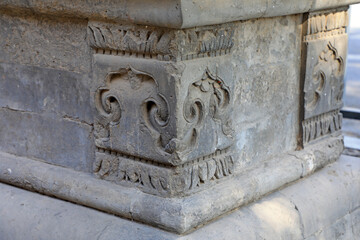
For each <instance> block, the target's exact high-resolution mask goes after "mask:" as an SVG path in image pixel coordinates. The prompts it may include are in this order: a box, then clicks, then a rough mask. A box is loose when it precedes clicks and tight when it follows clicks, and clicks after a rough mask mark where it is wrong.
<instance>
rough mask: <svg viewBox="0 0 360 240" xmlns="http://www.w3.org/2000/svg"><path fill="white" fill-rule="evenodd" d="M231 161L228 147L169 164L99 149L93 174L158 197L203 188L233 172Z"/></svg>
mask: <svg viewBox="0 0 360 240" xmlns="http://www.w3.org/2000/svg"><path fill="white" fill-rule="evenodd" d="M233 169H234V161H233V158H232V156H231V155H228V154H227V150H222V151H217V152H215V153H213V154H210V155H209V156H206V157H202V158H200V159H196V160H194V161H193V162H192V163H191V164H183V165H180V166H177V167H169V166H166V165H163V164H157V163H155V162H152V161H149V160H145V159H141V158H135V157H133V156H129V155H126V154H122V153H117V152H114V151H110V150H105V149H101V148H99V149H98V150H97V152H96V161H95V162H94V166H93V171H94V174H95V175H96V176H97V177H98V178H100V179H104V180H107V181H111V182H115V183H117V184H121V185H125V186H131V187H137V188H139V189H141V190H142V191H144V192H147V193H150V194H154V195H160V196H167V197H168V196H178V195H183V194H189V193H192V192H196V191H199V190H201V189H202V187H204V186H205V185H208V184H211V183H213V181H214V180H218V179H221V178H224V177H226V176H229V175H231V174H233Z"/></svg>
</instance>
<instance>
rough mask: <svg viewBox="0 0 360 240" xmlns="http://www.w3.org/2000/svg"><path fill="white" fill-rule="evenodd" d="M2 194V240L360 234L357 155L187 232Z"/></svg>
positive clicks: (12, 192) (18, 193) (19, 193)
mask: <svg viewBox="0 0 360 240" xmlns="http://www.w3.org/2000/svg"><path fill="white" fill-rule="evenodd" d="M0 192H1V193H2V194H1V195H0V216H1V218H0V223H1V224H0V239H13V240H18V239H53V240H57V239H64V238H66V239H78V240H81V239H86V240H89V239H103V240H104V239H167V240H169V239H259V238H260V239H261V238H266V239H308V240H310V239H359V238H360V159H359V158H354V157H348V156H342V157H341V158H340V160H339V161H337V162H335V163H333V164H330V165H328V166H327V167H325V168H323V169H322V170H320V171H319V172H317V173H315V174H313V175H311V176H309V177H307V178H305V179H303V180H300V181H298V182H296V183H294V184H293V185H291V186H289V187H286V188H284V189H282V190H278V191H276V192H274V193H272V194H271V195H269V196H267V197H265V198H263V199H262V200H260V201H258V202H255V203H253V204H250V205H249V206H246V207H243V208H241V209H239V210H236V211H235V212H232V213H230V214H229V215H227V216H224V217H223V218H221V219H219V220H217V221H215V222H212V223H210V224H209V225H207V226H204V227H202V228H200V229H197V230H195V231H193V232H191V233H189V234H188V235H186V236H179V235H176V234H173V233H168V232H164V231H162V230H159V229H156V228H153V227H150V226H146V225H142V224H139V223H136V222H133V221H129V220H125V219H121V218H118V217H115V216H112V215H108V214H105V213H102V212H99V211H96V210H93V209H89V208H85V207H82V206H79V205H75V204H72V203H69V202H65V201H61V200H58V199H55V198H49V197H46V196H43V195H39V194H36V193H32V192H28V191H24V190H22V189H18V188H15V187H11V186H9V185H5V184H0ZM19 226H21V227H20V228H19Z"/></svg>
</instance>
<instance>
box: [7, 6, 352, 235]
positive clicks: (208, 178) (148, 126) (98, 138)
mask: <svg viewBox="0 0 360 240" xmlns="http://www.w3.org/2000/svg"><path fill="white" fill-rule="evenodd" d="M355 2H357V1H356V0H354V1H342V2H341V3H338V2H332V1H310V0H309V1H303V2H301V3H298V2H295V1H290V2H286V3H283V4H281V6H280V5H279V3H278V2H276V1H265V0H264V1H263V0H262V1H258V2H244V1H225V2H223V1H216V2H215V3H210V1H209V2H207V1H201V2H200V1H199V2H197V1H187V0H186V1H141V0H137V1H123V2H122V3H117V4H115V3H111V4H110V3H109V2H106V3H100V4H91V3H86V4H83V3H80V2H78V1H75V2H74V1H73V2H67V1H64V2H61V3H47V2H43V1H20V0H19V1H3V2H2V3H0V6H1V10H0V11H1V13H2V14H1V17H0V18H1V19H0V26H1V29H2V32H3V34H2V35H1V36H0V40H1V41H0V46H1V50H0V51H1V52H0V58H1V59H0V71H1V76H2V81H1V85H0V107H1V109H0V111H1V113H0V114H1V117H0V129H1V130H0V134H1V138H0V150H1V151H2V153H1V154H0V159H1V161H0V180H1V181H2V182H5V183H9V184H13V185H16V186H19V187H22V188H26V189H29V190H32V191H37V192H41V193H45V194H48V195H51V196H55V197H58V198H61V199H65V200H68V201H72V202H76V203H79V204H82V205H85V206H89V207H93V208H96V209H99V210H102V211H105V212H109V213H112V214H115V215H118V216H121V217H125V218H130V219H134V220H136V221H140V222H144V223H147V224H151V225H154V226H156V227H160V228H163V229H166V230H169V231H174V232H177V233H184V232H187V231H189V230H191V229H193V228H194V227H197V226H200V225H203V224H205V223H207V222H208V221H210V220H212V219H214V218H216V217H218V216H220V215H222V214H224V213H226V212H229V211H231V210H233V209H235V208H237V207H239V206H241V205H244V204H246V203H249V202H251V201H254V200H256V199H258V198H260V197H261V196H263V195H265V194H267V193H269V192H271V191H274V190H276V189H278V188H280V187H282V186H284V185H285V184H288V183H290V182H293V181H296V180H298V179H300V178H302V177H305V176H307V175H309V174H311V173H313V172H314V171H316V170H317V169H319V168H321V167H323V166H325V165H326V164H328V163H330V162H333V161H335V160H337V159H338V158H339V156H340V154H341V152H342V150H343V138H342V136H341V131H340V130H341V122H342V115H341V114H340V113H339V109H340V108H341V107H342V94H343V87H344V84H343V77H344V71H345V63H346V53H347V35H346V26H347V24H348V13H347V7H348V6H347V5H349V4H351V3H355ZM79 4H80V5H81V7H79Z"/></svg>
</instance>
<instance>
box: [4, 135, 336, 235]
mask: <svg viewBox="0 0 360 240" xmlns="http://www.w3.org/2000/svg"><path fill="white" fill-rule="evenodd" d="M342 150H343V140H342V137H341V136H340V137H332V138H330V139H328V141H324V142H318V143H312V144H309V146H308V147H307V149H306V150H304V151H294V152H290V153H288V154H285V155H284V154H282V155H280V156H279V157H277V158H272V159H268V160H267V161H264V162H262V163H259V164H257V165H255V166H253V168H251V169H247V171H244V172H242V173H241V174H237V175H234V176H233V177H230V178H227V179H226V181H223V182H222V183H219V184H215V185H213V186H211V187H208V188H206V189H204V190H203V191H201V192H198V193H196V194H191V195H189V196H186V197H185V196H183V197H182V198H176V197H175V198H164V197H158V196H154V195H152V194H147V193H143V192H142V191H139V190H137V189H136V188H134V187H137V186H138V185H139V183H136V182H135V185H133V187H131V188H128V187H123V186H121V185H117V184H114V183H110V182H107V181H99V180H98V179H95V178H94V177H93V176H91V175H90V174H86V173H80V172H76V171H73V170H71V169H66V168H59V167H56V166H51V165H48V164H45V163H41V162H38V161H31V160H30V159H28V158H23V157H16V156H13V155H10V154H6V153H1V158H0V160H1V161H0V180H1V181H2V182H5V183H9V184H13V185H16V186H20V187H24V188H26V189H29V190H32V191H37V192H40V193H44V194H49V195H51V196H55V197H58V198H61V199H65V200H68V201H72V202H76V203H79V204H83V205H86V206H90V207H93V208H96V209H99V210H102V211H105V212H110V213H113V214H117V215H119V216H122V217H126V218H130V219H134V220H137V221H141V222H145V223H148V224H151V225H155V226H157V227H160V228H164V229H166V230H169V231H174V232H178V233H184V232H187V231H189V230H190V229H192V228H194V227H197V226H199V225H201V224H204V223H206V222H208V221H210V220H212V219H214V218H216V217H218V216H220V215H222V214H224V213H226V212H228V211H231V210H233V209H235V208H236V207H238V206H241V205H244V204H246V203H249V202H251V201H253V200H255V199H258V198H260V197H261V196H263V195H264V194H266V193H268V192H271V191H273V190H275V189H277V188H279V187H281V186H284V185H286V184H288V183H290V182H293V181H296V180H298V179H300V178H302V177H304V176H307V175H309V174H311V173H313V172H314V171H316V170H317V169H319V168H321V167H323V166H324V165H326V164H329V163H330V162H333V161H335V160H337V159H338V158H339V156H340V154H341V152H342ZM137 166H139V165H137ZM9 169H10V171H9ZM162 176H164V175H162ZM99 196H106V198H103V197H99Z"/></svg>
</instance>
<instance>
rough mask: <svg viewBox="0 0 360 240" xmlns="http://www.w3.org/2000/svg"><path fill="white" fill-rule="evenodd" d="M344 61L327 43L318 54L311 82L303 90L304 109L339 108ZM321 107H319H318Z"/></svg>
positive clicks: (342, 86) (342, 85)
mask: <svg viewBox="0 0 360 240" xmlns="http://www.w3.org/2000/svg"><path fill="white" fill-rule="evenodd" d="M343 74H344V61H343V59H342V57H341V56H339V54H338V52H337V49H336V48H335V47H334V46H333V45H332V44H331V42H329V43H328V44H327V45H326V48H325V49H324V50H323V51H322V52H321V53H320V55H319V57H318V62H317V64H316V65H315V67H314V70H313V74H312V80H311V81H310V79H309V81H310V82H309V83H308V85H307V87H306V90H305V109H306V111H307V112H312V111H316V109H317V108H319V107H323V108H324V107H326V108H327V109H329V110H331V109H336V108H339V107H341V104H342V95H343V88H344V84H343ZM319 105H321V106H319Z"/></svg>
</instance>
